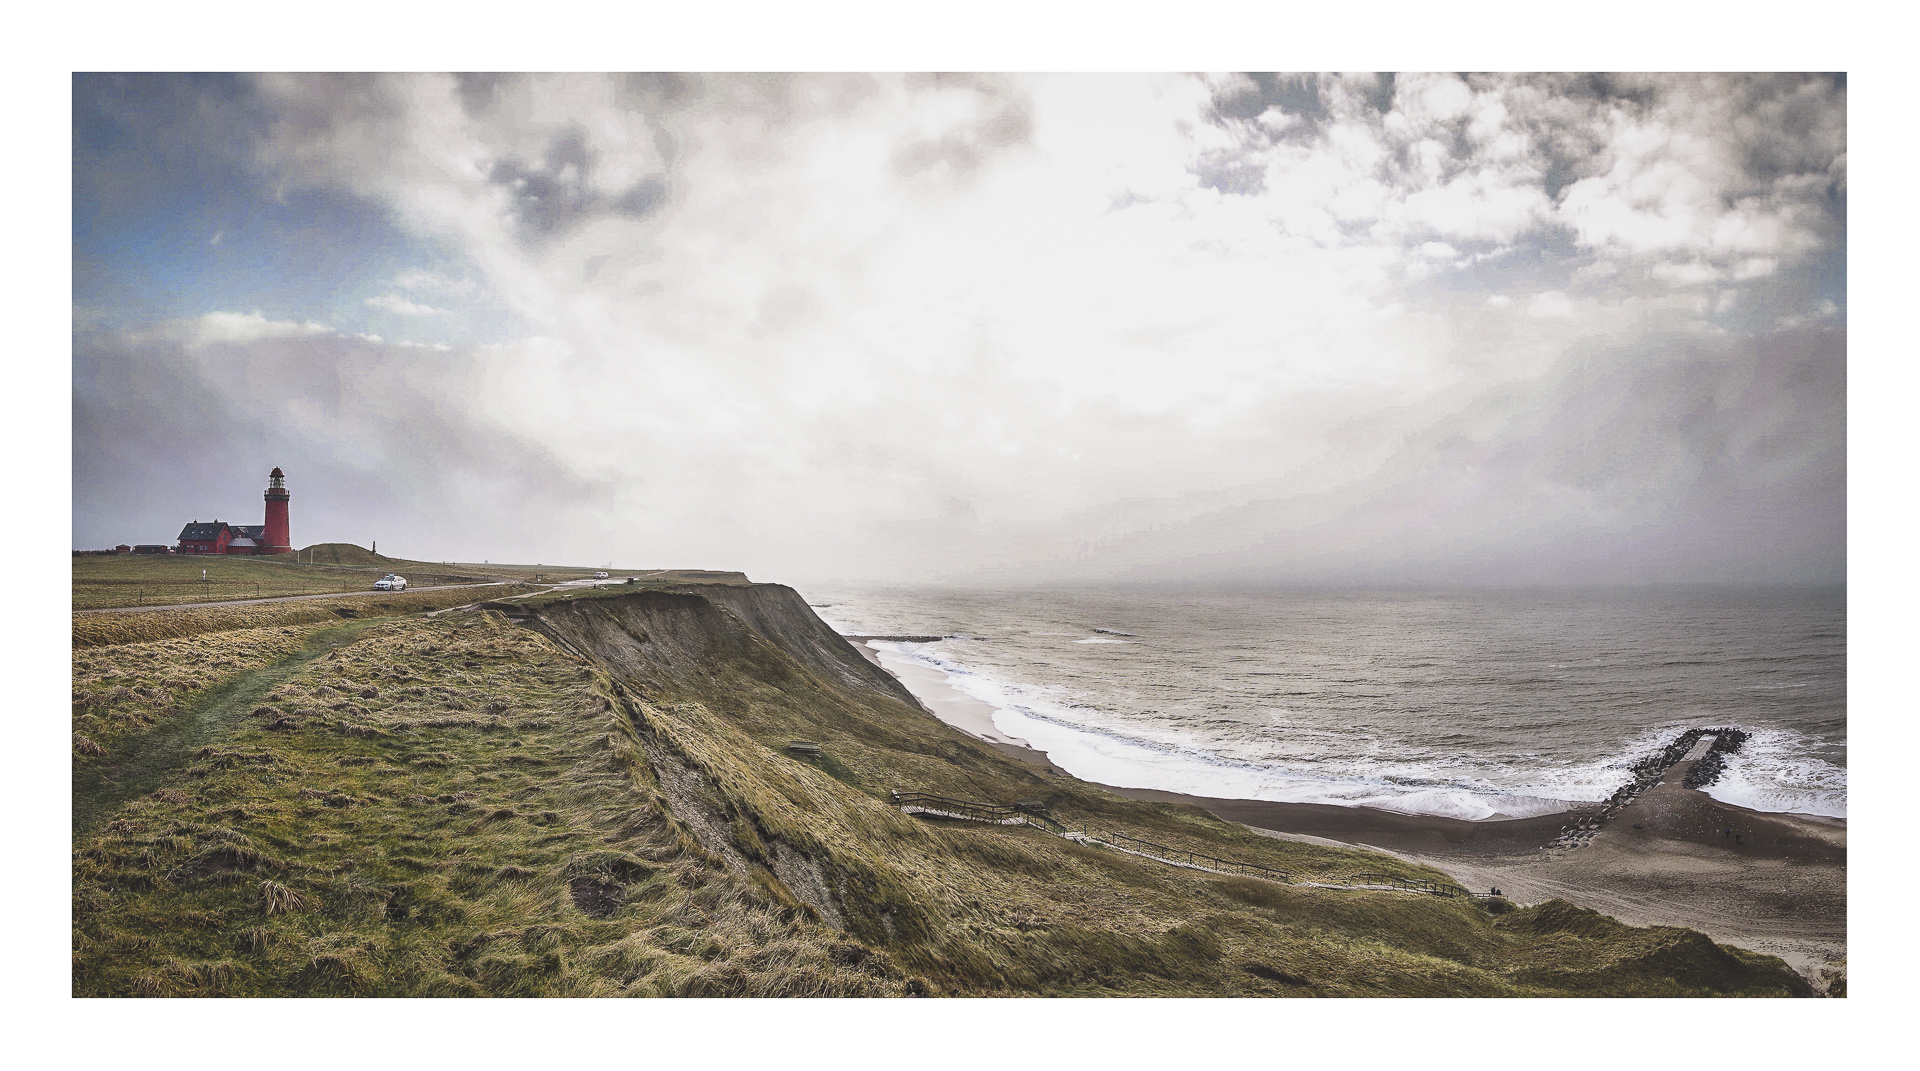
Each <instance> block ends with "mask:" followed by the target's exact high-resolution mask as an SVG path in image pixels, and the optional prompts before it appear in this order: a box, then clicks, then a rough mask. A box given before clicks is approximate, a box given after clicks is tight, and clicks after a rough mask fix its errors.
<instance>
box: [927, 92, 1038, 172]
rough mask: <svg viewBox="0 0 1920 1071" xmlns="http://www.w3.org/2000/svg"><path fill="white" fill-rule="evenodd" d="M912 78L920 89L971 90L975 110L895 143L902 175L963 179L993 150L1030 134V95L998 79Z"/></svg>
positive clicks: (1019, 141)
mask: <svg viewBox="0 0 1920 1071" xmlns="http://www.w3.org/2000/svg"><path fill="white" fill-rule="evenodd" d="M913 81H914V84H916V85H917V86H918V87H920V88H921V89H923V90H931V91H934V92H963V93H966V94H968V95H970V96H971V97H972V98H973V99H972V100H971V102H970V103H971V104H972V106H973V115H972V116H970V117H969V118H968V119H966V120H963V121H961V122H956V123H953V124H951V125H950V126H948V127H947V128H946V129H945V130H943V131H941V132H940V134H939V135H938V136H936V137H923V138H915V139H913V140H911V141H908V142H906V143H904V144H902V145H901V146H899V147H898V148H896V149H895V150H894V153H893V167H894V171H895V173H896V174H898V175H899V176H900V177H901V178H903V179H907V180H910V181H926V180H928V179H935V180H938V181H943V182H950V183H961V184H964V183H965V182H966V181H968V180H969V179H971V178H972V176H973V174H974V173H975V172H976V171H978V170H979V169H980V168H981V167H982V166H983V165H984V164H985V163H986V162H987V161H988V160H989V159H991V158H992V157H993V156H994V155H996V154H998V153H1000V152H1002V151H1004V150H1007V149H1010V148H1013V147H1015V146H1019V145H1024V144H1026V143H1027V141H1028V140H1029V139H1030V138H1031V137H1032V135H1033V103H1032V101H1031V100H1029V99H1028V97H1027V95H1026V94H1025V93H1024V92H1022V91H1021V90H1019V89H1018V88H1016V87H1014V86H1012V85H1010V84H1008V83H1007V82H1006V81H1004V80H1002V79H997V78H991V77H984V76H975V75H966V76H958V75H931V76H925V77H923V78H919V79H915V80H913Z"/></svg>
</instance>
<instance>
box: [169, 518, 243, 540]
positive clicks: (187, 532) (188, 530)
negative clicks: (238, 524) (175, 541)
mask: <svg viewBox="0 0 1920 1071" xmlns="http://www.w3.org/2000/svg"><path fill="white" fill-rule="evenodd" d="M231 527H233V526H232V525H230V524H228V523H227V522H225V521H194V522H193V523H192V524H189V525H187V526H186V527H185V528H182V529H180V541H181V542H182V543H186V542H190V541H203V540H211V539H219V538H220V532H221V531H222V530H223V529H227V528H231Z"/></svg>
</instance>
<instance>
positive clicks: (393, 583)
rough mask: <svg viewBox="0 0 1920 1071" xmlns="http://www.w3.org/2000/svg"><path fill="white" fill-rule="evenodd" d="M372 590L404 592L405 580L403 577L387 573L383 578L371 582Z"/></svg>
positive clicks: (405, 587)
mask: <svg viewBox="0 0 1920 1071" xmlns="http://www.w3.org/2000/svg"><path fill="white" fill-rule="evenodd" d="M373 590H375V591H405V590H407V578H406V577H404V576H399V575H397V574H395V573H388V574H387V575H386V576H383V577H381V578H380V579H378V580H376V581H374V582H373Z"/></svg>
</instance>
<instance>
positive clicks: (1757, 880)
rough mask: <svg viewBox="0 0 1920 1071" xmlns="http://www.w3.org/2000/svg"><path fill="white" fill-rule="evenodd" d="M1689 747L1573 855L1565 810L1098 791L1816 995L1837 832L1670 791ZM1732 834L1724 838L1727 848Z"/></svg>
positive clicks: (1837, 911)
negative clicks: (1293, 841) (1462, 812)
mask: <svg viewBox="0 0 1920 1071" xmlns="http://www.w3.org/2000/svg"><path fill="white" fill-rule="evenodd" d="M854 648H855V649H856V650H858V651H860V653H861V654H863V655H865V656H867V657H868V658H869V659H871V660H872V661H873V662H874V664H875V665H878V666H880V667H881V668H883V669H885V670H887V671H888V672H890V673H892V674H893V675H894V676H895V677H897V678H899V679H900V681H901V682H902V683H903V684H905V685H907V687H908V688H909V690H911V691H912V692H913V693H914V695H915V696H916V697H918V698H919V699H920V700H921V703H922V705H923V706H925V707H926V708H927V709H928V710H929V711H930V712H931V713H933V714H934V715H935V716H936V717H938V718H940V720H942V721H944V722H946V723H947V724H949V725H951V726H953V727H954V728H956V729H959V730H960V731H962V732H964V733H967V734H968V735H970V736H973V737H975V738H976V739H978V740H980V741H981V742H982V743H985V744H987V745H988V746H990V747H992V748H994V749H995V750H996V751H999V752H1001V753H1002V754H1005V755H1009V756H1012V757H1014V758H1018V759H1021V760H1023V761H1027V762H1031V763H1034V764H1035V765H1038V766H1043V767H1046V768H1048V769H1049V770H1051V771H1052V772H1054V773H1056V774H1059V775H1062V776H1070V775H1068V774H1067V773H1066V771H1064V770H1062V769H1060V768H1059V767H1058V766H1056V765H1054V764H1053V763H1052V762H1051V761H1050V760H1049V758H1048V757H1047V755H1046V753H1044V752H1041V751H1038V750H1035V749H1033V748H1032V747H1030V746H1028V742H1027V741H1025V740H1018V739H1014V738H1011V737H1008V736H1006V735H1005V734H1003V733H1001V732H999V731H998V729H997V728H996V727H995V726H994V724H993V708H992V707H991V706H990V705H988V704H986V703H983V702H981V701H979V700H977V699H974V698H972V697H971V696H967V695H965V694H963V693H961V692H959V691H958V690H956V689H954V688H953V687H952V686H951V685H950V684H948V683H947V682H946V680H945V679H944V675H943V674H940V673H939V672H938V671H936V670H931V669H927V668H925V667H922V666H919V665H918V664H916V663H913V662H911V661H910V660H907V659H904V658H899V657H897V656H895V657H888V654H889V652H884V651H877V650H875V649H873V648H871V647H868V646H867V644H866V643H865V642H860V641H856V642H855V643H854ZM1704 752H1705V747H1704V741H1703V745H1702V746H1701V747H1699V748H1696V749H1695V751H1694V752H1693V753H1691V754H1690V755H1689V756H1688V757H1687V759H1686V760H1683V761H1682V762H1680V763H1679V764H1677V765H1675V766H1674V767H1673V768H1671V769H1670V770H1668V771H1667V773H1666V774H1665V775H1664V777H1663V778H1662V780H1661V782H1660V783H1659V784H1658V785H1656V786H1654V787H1652V788H1650V789H1648V790H1647V791H1646V792H1645V793H1643V794H1642V795H1641V796H1640V797H1639V798H1638V799H1637V800H1635V801H1634V802H1633V803H1632V804H1630V805H1628V806H1627V807H1626V808H1625V809H1624V810H1623V811H1621V813H1620V814H1619V815H1618V816H1617V817H1615V818H1613V819H1612V820H1610V821H1608V822H1607V823H1606V824H1605V825H1604V826H1602V828H1601V830H1600V831H1599V833H1598V834H1596V835H1595V836H1594V837H1593V839H1592V840H1590V841H1589V842H1587V843H1586V844H1585V845H1583V846H1581V847H1578V848H1571V849H1552V850H1549V849H1548V848H1547V847H1546V845H1547V844H1548V843H1549V842H1550V841H1552V840H1553V839H1554V837H1555V836H1556V834H1558V833H1559V832H1560V830H1561V828H1562V827H1563V826H1564V825H1565V824H1566V823H1567V822H1568V820H1569V819H1570V818H1572V817H1573V814H1572V813H1571V812H1563V813H1557V814H1547V815H1540V816H1537V817H1532V818H1516V819H1505V820H1498V821H1484V822H1470V821H1466V820H1463V819H1457V818H1442V817H1438V816H1433V815H1414V814H1400V813H1397V812H1393V811H1383V810H1376V809H1373V808H1368V807H1339V806H1332V805H1328V804H1313V803H1271V802H1267V801H1264V800H1239V799H1219V798H1214V797H1207V796H1190V795H1185V794H1182V793H1178V792H1162V791H1157V790H1154V789H1142V788H1123V787H1120V786H1116V785H1104V786H1102V787H1104V788H1107V789H1109V790H1110V791H1113V792H1115V793H1117V794H1119V795H1122V796H1127V797H1130V798H1132V799H1138V800H1150V801H1157V802H1166V803H1187V804H1192V805H1194V806H1197V807H1201V808H1204V809H1206V810H1208V811H1211V812H1212V813H1214V814H1216V815H1219V816H1220V817H1221V818H1224V819H1226V820H1228V821H1230V822H1238V823H1240V824H1242V825H1245V826H1247V827H1248V828H1251V829H1253V830H1255V831H1256V832H1260V833H1264V834H1267V835H1270V836H1275V837H1283V838H1297V839H1304V840H1312V841H1321V842H1325V843H1329V844H1334V845H1337V846H1340V847H1370V848H1375V849H1378V850H1380V851H1384V852H1386V853H1388V854H1391V855H1396V856H1399V857H1402V858H1405V859H1407V860H1410V861H1413V862H1418V863H1424V864H1427V865H1430V866H1433V867H1435V868H1437V869H1439V870H1441V871H1444V872H1446V873H1448V874H1451V875H1452V876H1453V877H1454V879H1455V880H1456V881H1458V882H1459V883H1460V884H1461V885H1464V886H1467V887H1469V888H1472V889H1474V890H1476V891H1486V890H1489V889H1492V888H1499V889H1500V890H1501V891H1502V892H1503V893H1505V894H1506V895H1507V896H1508V897H1509V898H1510V899H1512V900H1514V901H1516V902H1518V903H1522V904H1531V903H1538V902H1540V901H1544V900H1549V899H1552V898H1555V897H1559V898H1561V899H1564V900H1568V901H1570V902H1572V903H1575V904H1578V905H1580V906H1582V907H1587V908H1592V909H1593V910H1596V911H1600V912H1603V913H1605V914H1608V915H1612V916H1613V917H1615V918H1617V919H1619V920H1621V921H1622V922H1627V923H1630V924H1632V925H1636V926H1685V927H1688V928H1690V929H1695V930H1698V931H1700V932H1701V933H1704V934H1706V935H1708V936H1709V937H1712V938H1713V939H1714V940H1716V941H1720V942H1723V943H1726V944H1731V945H1737V946H1739V947H1741V948H1747V949H1751V950H1753V951H1756V952H1764V953H1767V954H1769V955H1775V956H1779V957H1780V958H1782V959H1784V960H1786V961H1787V962H1788V963H1789V964H1792V965H1793V967H1794V968H1795V969H1796V970H1798V971H1800V972H1801V973H1802V974H1804V975H1806V976H1807V977H1808V978H1810V979H1812V980H1813V981H1814V983H1815V985H1816V986H1823V985H1824V981H1823V979H1822V978H1821V977H1820V975H1821V971H1822V970H1823V969H1824V968H1826V967H1827V966H1830V965H1834V964H1838V963H1842V962H1844V960H1845V959H1846V955H1847V949H1846V942H1847V824H1846V822H1845V821H1844V820H1842V819H1834V818H1822V817H1818V816H1813V815H1799V814H1774V813H1768V812H1762V811H1753V810H1748V809H1746V808H1743V807H1736V806H1732V805H1730V804H1725V803H1721V802H1719V801H1718V800H1715V799H1714V798H1712V797H1711V796H1708V795H1707V794H1706V793H1705V792H1700V791H1696V790H1693V789H1688V788H1683V787H1681V786H1682V784H1683V782H1684V780H1685V777H1686V774H1687V772H1688V770H1689V769H1690V768H1691V767H1692V765H1693V762H1694V761H1697V759H1698V758H1699V756H1700V755H1701V754H1704ZM1732 834H1738V839H1737V840H1736V839H1735V837H1734V836H1733V835H1732Z"/></svg>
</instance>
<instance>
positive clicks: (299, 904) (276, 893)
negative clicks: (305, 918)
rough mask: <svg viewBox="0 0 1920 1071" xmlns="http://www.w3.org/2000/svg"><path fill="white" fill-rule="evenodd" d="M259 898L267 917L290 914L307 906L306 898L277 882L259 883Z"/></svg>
mask: <svg viewBox="0 0 1920 1071" xmlns="http://www.w3.org/2000/svg"><path fill="white" fill-rule="evenodd" d="M260 896H261V899H263V900H264V901H265V903H266V910H267V914H268V915H286V914H291V913H293V912H295V911H298V910H300V909H301V908H303V907H305V906H307V900H306V897H304V896H301V895H300V894H299V893H297V892H294V891H293V890H292V889H289V888H287V887H286V886H285V885H282V884H280V883H279V882H277V881H263V882H261V883H260Z"/></svg>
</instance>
